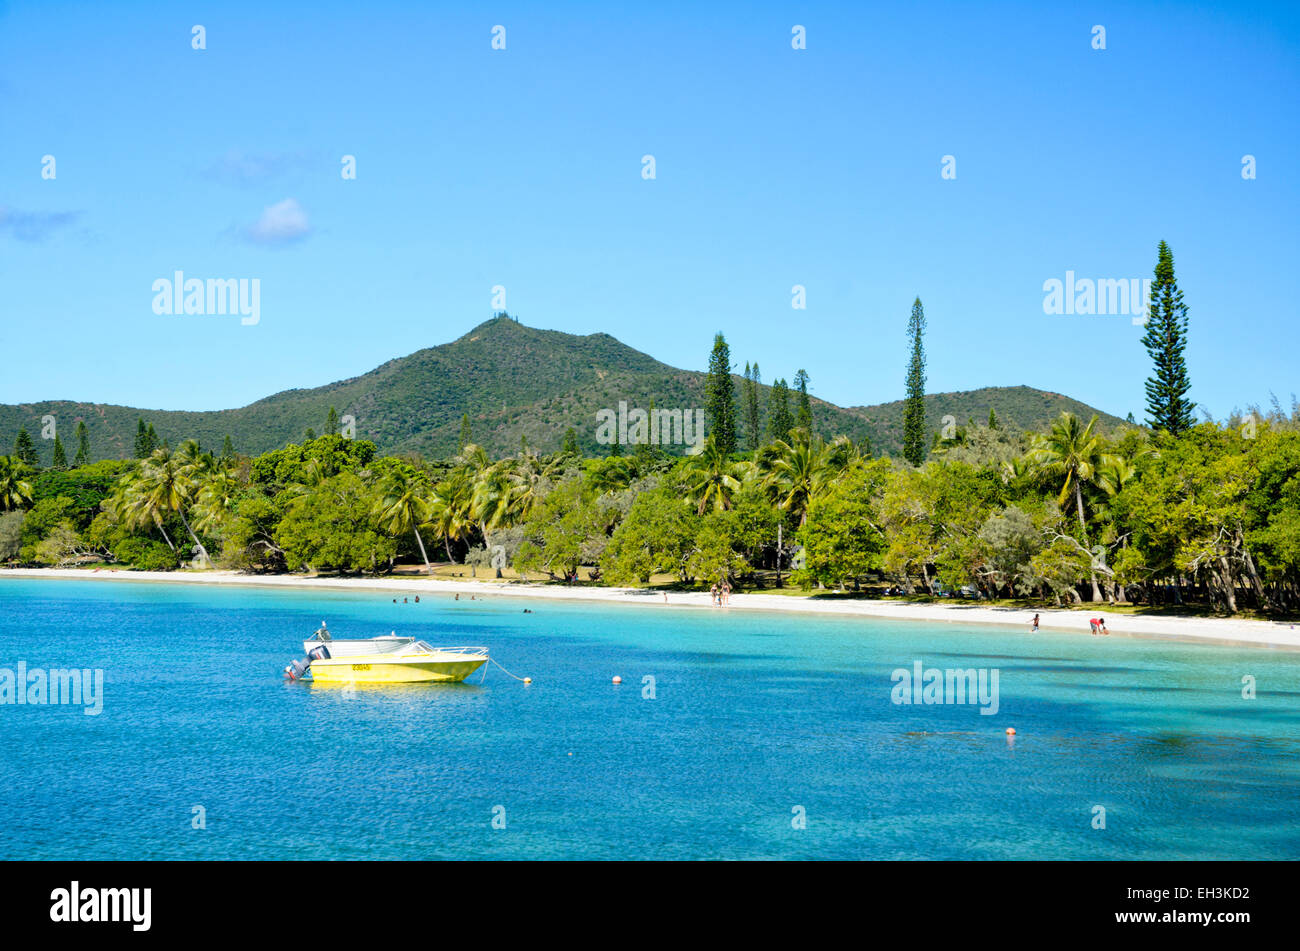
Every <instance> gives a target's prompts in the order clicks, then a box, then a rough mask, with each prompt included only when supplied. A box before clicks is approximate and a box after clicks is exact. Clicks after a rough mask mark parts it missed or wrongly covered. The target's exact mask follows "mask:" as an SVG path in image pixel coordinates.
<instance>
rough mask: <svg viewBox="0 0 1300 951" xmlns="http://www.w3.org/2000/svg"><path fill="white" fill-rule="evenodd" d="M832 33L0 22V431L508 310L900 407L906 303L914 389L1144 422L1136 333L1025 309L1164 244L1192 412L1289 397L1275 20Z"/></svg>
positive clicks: (1143, 372) (1091, 16)
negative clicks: (649, 171) (41, 412)
mask: <svg viewBox="0 0 1300 951" xmlns="http://www.w3.org/2000/svg"><path fill="white" fill-rule="evenodd" d="M863 6H864V5H859V4H843V5H837V4H807V3H794V4H784V3H771V4H715V5H710V6H709V7H708V9H706V10H702V9H700V8H699V5H697V4H689V3H686V4H652V5H643V6H640V7H637V8H635V9H631V8H629V9H617V10H616V9H612V8H609V5H606V4H600V3H591V4H564V3H548V4H540V3H539V4H498V5H492V6H491V7H490V8H484V9H483V10H481V11H477V10H471V11H469V12H466V11H465V10H464V9H463V8H460V7H459V5H458V6H452V5H445V6H444V5H432V4H416V3H410V4H404V3H384V2H376V3H368V4H352V3H349V4H336V3H312V4H306V3H303V4H291V3H285V4H276V5H274V7H275V9H274V10H266V9H262V4H244V3H222V4H187V3H159V4H148V3H136V4H121V5H119V4H112V5H108V4H99V3H87V4H73V3H60V2H57V0H55V2H47V3H26V2H8V3H4V2H3V0H0V333H2V337H0V339H3V341H4V344H3V350H4V353H5V355H4V359H3V363H2V364H0V365H2V366H3V371H2V372H0V402H9V403H17V402H28V401H33V400H40V399H78V400H93V401H99V402H113V403H123V404H128V405H134V406H143V407H149V408H168V409H216V408H224V407H230V406H239V405H243V404H246V403H248V402H251V401H253V400H255V399H258V398H260V397H262V396H266V395H268V394H270V393H273V392H277V391H279V390H282V389H287V388H292V387H307V386H316V385H320V384H323V383H328V382H331V381H334V380H337V379H342V378H346V377H350V376H355V375H357V374H359V373H363V372H365V371H367V370H369V369H372V368H373V367H375V366H377V365H378V364H380V363H382V362H384V361H385V360H388V359H391V358H393V357H396V356H401V355H404V354H407V353H410V352H412V351H414V350H418V349H420V348H423V347H427V346H433V345H436V344H439V343H444V342H446V341H449V340H452V339H455V338H456V337H458V336H460V335H461V334H463V333H464V332H465V331H467V330H468V329H469V328H470V327H472V326H474V325H475V324H477V323H479V322H480V321H482V320H484V319H486V318H487V317H488V316H490V313H491V293H492V287H493V286H494V285H502V286H504V287H505V288H506V295H507V297H506V304H507V308H508V309H509V311H510V312H511V313H512V314H516V315H518V316H519V317H520V319H521V320H522V321H523V322H524V323H525V324H529V325H532V326H538V327H545V328H553V329H556V330H563V331H566V332H570V333H595V332H601V331H603V332H608V333H610V334H613V335H614V336H616V337H618V338H619V339H621V340H623V341H624V342H626V343H628V344H629V345H631V346H633V347H636V348H638V349H640V350H644V351H646V352H648V353H650V354H652V355H653V356H655V357H657V358H659V359H661V360H663V361H665V362H667V363H670V364H674V365H676V366H682V367H688V368H693V369H704V367H705V365H706V361H707V357H708V351H709V347H710V343H711V340H712V335H713V333H714V331H716V330H721V331H723V332H724V333H725V334H726V336H727V338H728V340H729V342H730V343H731V347H732V355H733V358H734V359H735V360H736V362H737V370H739V369H740V368H741V367H742V366H743V363H744V361H746V360H757V361H758V363H759V364H760V366H761V368H762V371H763V376H764V380H765V381H766V382H771V381H772V380H773V379H774V378H775V377H777V376H785V377H787V378H790V377H793V375H794V372H795V370H797V369H798V368H800V367H804V368H806V369H807V370H808V372H809V373H810V374H811V377H812V390H813V393H814V395H816V396H819V397H822V398H824V399H827V400H830V401H832V402H835V403H839V404H841V405H855V404H862V403H874V402H879V401H883V400H890V399H897V398H899V397H901V395H902V392H903V378H904V373H905V368H906V367H905V363H906V346H907V343H906V339H905V328H906V323H907V317H908V314H909V311H910V307H911V302H912V299H913V297H915V296H917V295H919V296H920V297H921V299H922V301H923V302H924V304H925V310H926V315H927V318H928V322H929V333H928V337H927V350H928V354H929V382H928V386H927V389H928V390H930V391H932V392H938V391H946V390H960V389H971V388H975V387H980V386H989V385H1015V384H1027V385H1030V386H1035V387H1039V388H1042V389H1048V390H1055V391H1058V392H1064V393H1066V394H1069V395H1070V396H1073V397H1075V398H1078V399H1082V400H1084V401H1086V402H1089V403H1092V404H1093V405H1095V406H1098V407H1100V408H1102V409H1104V410H1107V411H1110V412H1113V413H1117V414H1119V415H1123V414H1124V413H1126V412H1129V411H1132V412H1134V413H1135V415H1137V416H1138V417H1139V418H1140V417H1141V416H1142V414H1143V409H1144V403H1143V382H1144V380H1145V378H1146V376H1147V374H1148V372H1149V362H1148V358H1147V356H1146V353H1145V351H1144V350H1143V348H1142V346H1141V344H1140V342H1139V341H1140V336H1141V329H1140V328H1138V327H1135V326H1133V324H1132V321H1131V320H1130V318H1129V317H1127V316H1081V315H1073V316H1051V315H1047V314H1044V312H1043V298H1044V296H1045V295H1044V291H1043V282H1044V281H1046V280H1048V279H1050V278H1058V279H1064V277H1065V272H1066V271H1067V270H1073V271H1075V272H1076V274H1077V275H1078V276H1079V277H1089V278H1142V277H1149V276H1150V275H1151V272H1152V269H1153V266H1154V264H1155V256H1156V245H1157V243H1158V242H1159V241H1160V240H1161V239H1164V240H1166V241H1168V242H1169V244H1170V245H1171V247H1172V248H1173V251H1174V255H1175V261H1176V267H1177V273H1178V278H1179V283H1180V286H1181V287H1182V289H1183V291H1184V294H1185V296H1186V301H1187V303H1188V305H1189V307H1190V309H1191V310H1190V318H1191V334H1190V344H1189V346H1188V351H1187V356H1188V362H1189V365H1190V370H1191V375H1192V382H1193V391H1192V397H1193V398H1194V399H1196V400H1197V401H1198V402H1200V403H1202V404H1203V405H1205V406H1207V407H1208V408H1209V409H1210V410H1211V412H1213V413H1214V414H1215V416H1217V417H1220V418H1222V417H1223V416H1225V415H1226V414H1227V413H1228V412H1229V411H1230V410H1231V409H1232V408H1233V407H1234V406H1238V407H1245V406H1246V405H1248V404H1251V403H1257V402H1258V403H1265V404H1266V403H1267V400H1268V396H1269V392H1270V391H1273V392H1276V394H1277V395H1278V397H1279V398H1281V399H1282V401H1283V402H1284V403H1287V402H1289V397H1290V394H1291V393H1292V392H1293V391H1296V390H1300V382H1298V381H1297V373H1296V372H1295V366H1296V362H1297V359H1296V354H1297V344H1298V343H1300V330H1298V329H1297V328H1298V327H1300V322H1298V318H1300V314H1297V303H1296V302H1297V300H1298V299H1300V298H1298V294H1297V291H1298V288H1297V275H1298V274H1300V268H1297V266H1296V261H1297V258H1298V257H1300V255H1298V252H1300V247H1298V245H1300V233H1298V228H1297V210H1298V208H1300V202H1298V201H1297V199H1298V198H1300V185H1298V184H1297V178H1296V176H1295V174H1294V172H1293V170H1292V167H1291V165H1290V164H1288V163H1291V162H1293V161H1294V157H1295V156H1296V155H1297V154H1300V141H1297V140H1298V139H1300V132H1298V131H1297V130H1298V129H1300V123H1297V118H1300V117H1298V115H1297V113H1298V112H1300V109H1298V108H1297V95H1296V92H1297V88H1298V86H1300V84H1298V83H1297V79H1298V78H1300V77H1298V76H1297V73H1298V72H1300V56H1298V53H1300V50H1298V49H1297V47H1298V45H1300V12H1297V7H1296V5H1294V4H1268V3H1260V4H1250V5H1245V4H1241V3H1203V4H1198V5H1196V6H1195V7H1192V6H1190V5H1187V4H1175V3H1128V4H1113V3H1088V4H1077V3H1069V4H1011V3H983V4H967V3H954V4H939V3H933V4H927V3H918V4H888V5H883V4H882V5H880V8H879V9H874V10H867V9H863ZM195 24H201V25H203V26H204V27H205V29H206V44H207V48H206V49H205V50H201V51H198V50H194V49H192V48H191V28H192V26H193V25H195ZM497 24H500V25H502V26H504V27H505V28H506V49H505V50H493V49H492V48H491V41H492V32H491V31H492V28H493V27H494V26H495V25H497ZM796 24H798V25H802V26H804V27H805V28H806V35H807V48H806V49H804V50H793V49H792V48H791V29H792V27H793V26H794V25H796ZM1094 25H1102V26H1104V27H1105V29H1106V49H1104V50H1096V49H1093V47H1092V41H1093V37H1092V28H1093V26H1094ZM646 154H651V155H653V156H654V157H655V165H656V178H655V179H654V180H652V181H647V180H644V179H643V178H642V162H641V158H642V156H643V155H646ZM1247 154H1249V155H1254V156H1255V157H1256V162H1257V176H1258V177H1257V178H1256V179H1255V180H1250V181H1248V180H1243V178H1242V175H1241V168H1242V156H1243V155H1247ZM45 155H53V156H54V157H55V162H56V178H54V179H52V180H50V179H44V178H42V176H41V169H42V158H43V156H45ZM344 155H354V156H356V162H357V166H356V167H357V177H356V179H355V180H344V179H343V178H342V177H341V175H340V169H341V159H342V156H344ZM945 155H951V156H954V157H955V160H956V178H955V179H951V180H945V179H943V178H942V177H941V174H940V172H941V162H942V159H943V156H945ZM178 269H179V270H182V271H184V272H185V274H186V276H187V277H199V278H248V279H253V278H256V279H258V280H259V281H260V287H261V315H260V321H259V323H258V324H256V325H255V326H242V325H241V324H240V322H239V320H238V319H237V318H231V317H208V316H175V315H162V316H160V315H157V314H155V313H154V312H153V309H152V307H151V304H152V301H153V291H152V289H151V287H152V283H153V282H154V281H155V280H156V279H158V278H170V277H171V275H172V273H173V272H174V271H176V270H178ZM796 284H800V285H803V286H805V287H806V288H807V309H806V310H803V311H800V310H794V309H792V308H791V288H792V286H793V285H796Z"/></svg>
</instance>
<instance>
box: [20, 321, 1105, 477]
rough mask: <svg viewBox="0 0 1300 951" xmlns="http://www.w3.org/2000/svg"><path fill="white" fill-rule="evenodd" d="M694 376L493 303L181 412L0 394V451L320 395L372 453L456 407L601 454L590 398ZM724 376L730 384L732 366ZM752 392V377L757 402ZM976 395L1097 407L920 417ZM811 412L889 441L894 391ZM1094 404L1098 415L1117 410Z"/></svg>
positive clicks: (256, 414)
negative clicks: (430, 331)
mask: <svg viewBox="0 0 1300 951" xmlns="http://www.w3.org/2000/svg"><path fill="white" fill-rule="evenodd" d="M791 376H792V374H791ZM704 379H705V376H704V374H703V373H700V372H695V371H691V370H679V369H677V368H675V367H670V366H668V365H667V364H664V363H660V362H659V361H658V360H655V359H654V358H653V357H650V356H649V355H647V354H644V353H641V352H640V351H638V350H633V349H632V348H631V347H628V346H626V345H625V344H622V343H620V342H619V341H618V340H615V339H614V338H613V337H611V336H609V335H608V334H592V335H589V336H585V337H583V336H575V335H573V334H566V333H561V332H559V331H555V330H539V329H536V328H533V327H527V326H524V325H523V324H520V323H518V322H517V321H515V320H514V319H512V318H509V317H504V316H502V317H496V318H493V319H492V320H489V321H487V322H486V323H483V324H480V325H479V326H478V327H475V328H474V329H473V330H471V331H470V332H469V333H467V334H465V335H464V336H463V337H461V338H459V339H458V340H454V341H452V342H451V343H447V344H442V345H441V346H437V347H430V348H428V349H425V350H418V351H416V352H415V353H412V354H410V355H409V356H405V357H399V358H397V359H395V360H390V361H389V362H387V363H385V364H383V365H382V366H379V367H377V368H375V369H374V370H371V371H370V372H369V373H366V374H363V375H362V376H358V377H354V378H352V379H350V380H342V381H340V382H337V383H331V384H329V385H328V386H321V387H316V388H315V389H298V390H285V391H284V392H282V393H276V394H275V395H273V396H268V397H266V398H265V399H261V400H258V401H257V402H255V403H251V404H249V405H248V406H244V407H240V408H238V409H225V410H213V411H210V412H186V411H176V410H150V409H138V408H134V407H129V406H116V405H112V404H103V403H78V402H73V401H67V400H53V401H46V402H40V403H23V404H19V405H0V440H3V442H0V451H6V450H8V449H9V448H10V447H12V445H13V441H14V438H15V436H16V435H17V433H18V428H19V426H26V427H27V430H28V432H29V433H31V435H32V437H33V439H34V440H35V441H36V444H37V448H38V450H39V451H40V454H41V458H42V461H43V462H44V463H46V464H48V463H49V461H50V456H51V451H52V450H51V446H52V443H51V442H49V441H47V440H42V439H41V438H40V431H41V419H42V417H43V416H46V415H52V416H54V417H56V419H57V420H58V426H59V435H60V437H61V438H62V440H63V443H64V447H65V449H66V451H67V454H68V458H69V459H71V458H72V456H73V454H74V453H75V451H76V445H75V430H76V424H77V420H79V419H84V420H85V422H86V427H87V430H88V433H89V438H90V448H91V455H92V458H94V459H104V458H112V459H122V458H128V457H130V455H131V454H132V448H133V444H134V440H135V432H136V421H137V420H138V419H139V418H141V417H143V418H144V419H145V421H146V422H147V423H151V424H153V426H154V428H155V430H156V431H157V433H158V436H159V438H161V439H166V440H168V441H169V442H170V443H171V445H173V446H175V445H177V444H178V443H179V442H180V441H181V440H183V439H187V438H191V437H193V438H197V439H198V440H199V441H200V442H201V443H202V445H203V446H204V447H206V448H212V449H218V448H220V446H221V444H222V440H223V439H224V438H225V437H226V436H227V435H229V436H230V438H231V440H232V441H233V443H234V445H235V448H236V449H237V450H239V451H240V452H244V453H249V454H256V453H261V452H265V451H266V450H269V449H275V448H278V447H280V446H283V445H285V444H286V443H290V442H298V441H301V439H302V436H303V433H304V431H305V430H306V429H308V428H309V427H310V428H313V429H315V430H316V431H317V432H318V433H319V432H321V431H322V430H323V427H324V425H325V418H326V414H327V413H328V412H329V408H330V407H331V406H333V407H335V408H337V410H338V412H339V414H340V415H341V416H348V415H350V416H353V417H354V418H355V420H356V435H357V437H358V438H363V439H371V440H374V442H375V443H376V444H377V445H378V446H379V448H380V450H381V451H384V452H403V451H415V452H419V453H421V454H422V455H425V456H429V457H438V456H446V455H449V454H451V453H453V452H454V451H455V450H456V446H457V441H458V437H459V433H460V420H461V414H462V413H468V414H469V417H470V424H471V427H472V431H473V439H474V441H475V442H478V443H481V444H483V445H484V446H486V447H487V448H488V449H489V450H490V451H492V452H494V453H497V454H503V453H507V452H513V451H515V450H517V449H518V448H519V444H520V439H521V437H523V438H526V439H527V440H528V444H529V445H530V446H532V447H534V448H538V449H541V450H552V449H557V448H559V446H560V443H561V441H562V439H563V437H564V432H565V430H566V429H568V428H569V427H570V426H572V427H573V429H574V431H575V432H576V433H577V436H578V442H579V445H580V446H581V447H582V448H583V450H584V451H586V452H588V453H593V454H594V453H600V454H603V453H605V452H606V451H607V449H606V447H604V446H601V445H599V444H598V443H597V441H596V412H597V411H598V410H600V409H603V408H609V409H615V410H616V409H617V408H618V404H619V402H620V401H624V402H626V403H627V404H628V406H629V407H640V408H647V407H648V406H649V405H650V402H651V400H653V401H654V404H655V405H656V406H657V407H659V408H661V409H671V408H687V407H690V408H695V407H702V406H703V405H704ZM736 382H737V393H739V383H740V378H739V377H737V378H736ZM766 399H767V387H764V388H763V394H762V401H763V404H764V406H765V405H766ZM990 406H992V407H993V408H994V409H995V410H996V412H997V414H998V418H999V419H1000V420H1001V421H1002V422H1003V423H1004V424H1006V425H1008V426H1017V427H1020V428H1039V427H1041V426H1043V425H1044V424H1045V423H1047V422H1048V421H1049V420H1051V419H1054V418H1055V417H1056V416H1057V415H1058V414H1059V413H1060V412H1061V410H1070V411H1071V412H1075V413H1079V414H1081V415H1083V416H1084V417H1085V418H1087V416H1088V415H1090V414H1091V413H1093V412H1098V411H1097V410H1093V409H1092V408H1091V407H1089V406H1086V405H1085V404H1083V403H1080V402H1078V401H1076V400H1071V399H1069V398H1067V397H1064V396H1061V395H1060V394H1057V393H1045V392H1043V391H1041V390H1034V389H1030V388H1029V387H1024V386H1017V387H989V388H986V389H982V390H974V391H970V392H963V393H939V394H933V395H930V396H927V397H926V408H927V416H928V418H929V423H930V427H931V428H932V429H938V428H940V426H941V425H942V419H943V416H944V415H946V414H951V415H952V416H953V417H954V418H955V419H956V421H957V422H958V424H964V423H965V422H966V420H967V418H968V417H973V418H974V419H975V420H976V421H977V422H982V421H983V420H985V419H987V417H988V411H989V407H990ZM792 409H793V406H792ZM813 412H814V417H815V421H816V426H817V429H818V431H819V432H821V433H824V434H840V433H843V434H846V435H848V436H850V437H852V438H853V439H855V440H860V439H862V438H863V437H864V436H866V437H870V439H871V443H872V446H873V447H874V448H875V450H876V451H877V452H881V451H888V452H890V453H892V454H897V453H898V451H899V447H900V446H901V436H902V403H901V402H895V403H885V404H882V405H879V406H857V407H851V408H848V409H845V408H842V407H838V406H834V405H833V404H830V403H826V402H823V401H821V400H816V399H814V400H813ZM1100 415H1101V417H1102V420H1103V422H1104V423H1105V424H1106V425H1108V426H1110V425H1114V424H1117V423H1119V422H1120V420H1118V419H1117V418H1116V417H1114V416H1110V415H1108V414H1105V413H1102V414H1100Z"/></svg>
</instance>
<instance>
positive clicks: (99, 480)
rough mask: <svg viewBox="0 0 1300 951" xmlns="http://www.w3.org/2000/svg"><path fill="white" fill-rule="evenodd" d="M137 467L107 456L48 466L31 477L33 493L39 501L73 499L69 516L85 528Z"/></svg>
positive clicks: (74, 523)
mask: <svg viewBox="0 0 1300 951" xmlns="http://www.w3.org/2000/svg"><path fill="white" fill-rule="evenodd" d="M135 469H136V463H134V462H130V461H122V460H107V459H106V460H104V461H102V462H94V463H91V464H90V465H84V466H79V467H77V468H75V469H69V470H67V471H59V470H54V469H47V470H45V471H43V472H40V473H38V474H37V475H36V476H35V477H34V478H33V479H32V480H31V486H32V493H31V495H32V498H33V500H35V501H41V500H44V499H53V498H59V497H62V498H65V499H68V500H70V501H71V502H72V507H71V510H70V511H69V512H68V516H67V517H68V518H70V519H71V520H72V523H73V525H74V527H75V528H76V529H77V531H85V529H86V528H87V526H89V525H90V522H91V520H92V519H94V517H95V514H96V513H97V512H98V511H99V507H100V505H101V504H102V503H103V502H104V500H105V499H107V498H108V497H109V496H110V495H112V494H113V491H114V489H115V487H116V486H117V483H118V480H119V479H121V478H122V476H123V475H125V474H127V473H129V472H133V471H135Z"/></svg>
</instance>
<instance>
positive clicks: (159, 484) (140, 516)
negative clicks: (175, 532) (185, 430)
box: [127, 446, 212, 566]
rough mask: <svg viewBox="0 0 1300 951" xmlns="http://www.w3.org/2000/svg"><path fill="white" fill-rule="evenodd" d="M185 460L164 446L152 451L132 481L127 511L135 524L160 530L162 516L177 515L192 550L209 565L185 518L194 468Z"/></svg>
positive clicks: (210, 562) (192, 492) (191, 490)
mask: <svg viewBox="0 0 1300 951" xmlns="http://www.w3.org/2000/svg"><path fill="white" fill-rule="evenodd" d="M186 458H187V456H186V455H183V454H181V453H174V452H172V451H171V450H170V449H168V448H167V447H165V446H164V447H163V448H161V449H155V450H154V451H153V453H152V454H151V455H150V456H149V458H147V459H145V460H144V461H143V463H142V464H141V466H140V471H139V473H137V475H136V477H135V479H134V480H132V482H131V485H130V491H129V493H128V495H127V509H128V512H129V513H130V514H131V516H132V519H133V520H134V521H136V522H137V523H139V524H143V523H144V522H145V521H146V520H148V521H152V522H153V523H154V524H156V525H157V526H158V527H159V529H160V530H161V529H162V522H163V517H164V516H165V515H166V514H167V513H169V512H175V513H176V514H177V515H178V516H180V520H181V524H182V525H184V526H185V531H186V532H188V533H189V536H190V540H191V541H193V542H194V547H195V548H197V549H198V552H199V557H200V558H201V559H202V561H203V563H204V564H205V565H208V566H211V565H212V559H211V558H210V557H209V556H208V550H207V549H206V548H204V547H203V543H202V542H201V541H199V537H198V536H197V535H195V534H194V529H192V528H191V527H190V523H189V520H188V519H186V517H185V508H186V506H187V505H189V504H190V502H191V501H193V498H194V489H195V484H194V481H193V479H192V478H191V476H190V473H191V472H192V471H193V469H192V467H193V465H194V462H193V456H192V455H190V456H188V458H190V459H191V461H190V462H188V463H187V462H186V461H185V459H186ZM163 538H167V533H166V531H163ZM167 544H169V545H171V540H170V539H167ZM171 547H172V550H173V551H174V550H175V549H176V546H175V545H172V546H171Z"/></svg>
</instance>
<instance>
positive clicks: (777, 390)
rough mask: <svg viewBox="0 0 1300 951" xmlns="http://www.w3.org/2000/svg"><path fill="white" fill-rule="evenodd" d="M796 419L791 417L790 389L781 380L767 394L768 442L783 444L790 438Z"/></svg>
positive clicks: (782, 379) (783, 379)
mask: <svg viewBox="0 0 1300 951" xmlns="http://www.w3.org/2000/svg"><path fill="white" fill-rule="evenodd" d="M793 428H794V419H793V418H792V417H791V416H790V387H789V384H787V383H786V382H785V378H784V377H783V378H781V379H779V380H777V381H776V382H775V383H773V384H772V389H770V390H769V391H768V393H767V440H768V442H775V441H777V440H778V439H779V440H781V441H782V442H785V441H787V440H788V439H789V438H790V430H791V429H793Z"/></svg>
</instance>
